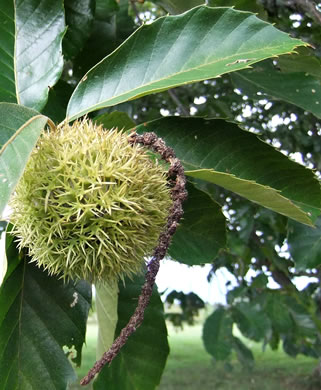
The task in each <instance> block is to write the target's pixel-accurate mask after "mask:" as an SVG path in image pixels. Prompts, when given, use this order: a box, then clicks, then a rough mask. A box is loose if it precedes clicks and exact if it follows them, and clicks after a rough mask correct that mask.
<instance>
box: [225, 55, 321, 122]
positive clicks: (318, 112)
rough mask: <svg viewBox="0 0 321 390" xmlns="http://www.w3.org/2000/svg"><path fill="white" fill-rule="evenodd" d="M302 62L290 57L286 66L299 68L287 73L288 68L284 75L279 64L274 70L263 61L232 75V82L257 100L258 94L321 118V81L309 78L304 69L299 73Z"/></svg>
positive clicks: (293, 56) (268, 62)
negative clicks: (289, 104) (292, 105)
mask: <svg viewBox="0 0 321 390" xmlns="http://www.w3.org/2000/svg"><path fill="white" fill-rule="evenodd" d="M300 58H301V57H300V56H296V55H292V56H291V57H290V56H287V60H288V62H287V66H288V67H290V66H291V65H292V67H295V66H297V71H296V72H295V71H294V70H293V69H292V72H286V67H285V66H284V68H285V71H282V70H280V69H279V65H278V64H277V65H276V66H274V65H273V63H272V62H271V61H264V62H262V63H260V64H258V65H256V66H255V67H254V68H253V69H250V70H244V71H242V72H236V73H234V74H232V75H231V78H232V81H233V83H234V84H235V86H236V87H237V88H239V89H240V90H241V91H242V92H243V93H244V94H246V95H247V96H249V97H250V98H253V99H254V100H257V99H258V95H257V93H258V92H260V93H261V95H260V96H259V98H260V99H262V98H263V97H264V96H267V97H268V98H269V99H271V100H282V101H285V102H288V103H291V104H294V105H295V106H298V107H300V108H303V109H304V110H306V111H309V112H312V114H314V115H315V116H316V117H318V118H321V83H320V79H319V78H318V77H316V76H315V75H311V74H309V73H308V68H307V70H306V71H304V72H303V71H302V69H301V71H300ZM302 60H305V58H303V59H302ZM275 62H276V63H277V62H278V61H275ZM291 62H292V64H291ZM281 64H282V61H281ZM296 64H297V65H296ZM304 65H305V64H304ZM307 65H308V64H307ZM318 65H319V66H320V64H318ZM280 85H282V88H280ZM262 94H263V96H262Z"/></svg>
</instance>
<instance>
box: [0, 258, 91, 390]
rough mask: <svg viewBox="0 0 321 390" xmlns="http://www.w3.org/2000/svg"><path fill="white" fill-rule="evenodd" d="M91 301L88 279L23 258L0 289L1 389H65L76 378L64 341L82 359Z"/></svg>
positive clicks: (79, 359) (74, 358) (77, 357)
mask: <svg viewBox="0 0 321 390" xmlns="http://www.w3.org/2000/svg"><path fill="white" fill-rule="evenodd" d="M16 256H19V255H18V254H16ZM11 260H12V259H10V261H11ZM90 300H91V287H90V285H88V284H87V283H85V282H78V283H77V284H73V283H69V284H64V282H63V281H61V280H58V279H57V278H54V277H48V275H47V274H46V273H45V272H43V270H41V269H38V268H37V267H36V266H35V265H33V264H28V263H27V260H25V259H23V260H21V262H20V264H18V266H17V267H16V268H15V269H14V270H13V272H12V273H11V274H10V276H9V277H8V278H7V279H6V281H5V283H4V284H3V286H2V287H1V290H0V372H1V375H0V389H1V390H26V389H28V390H39V389H48V390H65V389H66V386H67V383H68V382H71V381H73V380H75V379H76V377H75V374H74V371H73V369H72V366H71V365H70V362H69V361H68V359H67V357H66V356H65V354H64V352H63V350H62V346H64V345H65V346H67V347H68V348H74V352H73V353H74V355H71V356H72V357H73V360H74V361H75V362H76V363H77V364H80V362H81V349H82V344H83V342H84V340H85V332H86V321H87V315H88V311H89V307H90ZM75 354H76V355H75Z"/></svg>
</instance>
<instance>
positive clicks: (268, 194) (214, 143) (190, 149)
mask: <svg viewBox="0 0 321 390" xmlns="http://www.w3.org/2000/svg"><path fill="white" fill-rule="evenodd" d="M137 131H140V132H143V131H154V132H155V133H156V134H157V135H158V136H160V137H162V138H163V139H164V140H165V142H166V143H167V144H168V145H169V146H171V147H172V148H173V149H174V150H175V152H176V155H177V157H178V158H180V159H181V161H182V162H183V164H184V166H185V169H186V174H187V175H188V176H192V177H195V178H198V179H202V180H206V181H209V182H212V183H215V184H217V185H220V186H222V187H224V188H226V189H228V190H230V191H233V192H235V193H237V194H239V195H241V196H244V197H245V198H247V199H249V200H251V201H253V202H256V203H258V204H260V205H262V206H264V207H267V208H269V209H272V210H274V211H276V212H278V213H280V214H283V215H286V216H288V217H290V218H292V219H295V220H297V221H299V222H302V223H305V224H312V222H313V221H314V220H315V219H316V217H317V216H318V215H319V214H320V202H321V194H320V185H319V182H318V180H317V179H316V177H315V176H314V174H313V172H312V171H311V170H309V169H306V168H305V167H303V166H302V165H299V164H297V163H295V162H293V161H291V160H289V159H288V158H287V157H286V156H284V155H283V154H282V153H279V152H277V151H276V150H275V149H274V148H273V147H271V146H269V145H268V144H266V143H264V142H262V141H261V140H260V139H259V138H258V137H257V135H255V134H253V133H250V132H247V131H244V130H241V129H240V128H239V127H238V126H237V125H236V124H233V123H229V122H226V121H223V120H217V119H216V120H206V119H201V118H178V117H167V118H163V119H159V120H155V121H152V122H147V123H145V124H144V125H141V126H138V127H137Z"/></svg>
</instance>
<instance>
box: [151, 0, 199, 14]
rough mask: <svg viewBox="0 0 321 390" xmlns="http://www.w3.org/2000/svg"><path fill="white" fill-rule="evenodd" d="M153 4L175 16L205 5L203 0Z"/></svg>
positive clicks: (182, 0) (168, 0)
mask: <svg viewBox="0 0 321 390" xmlns="http://www.w3.org/2000/svg"><path fill="white" fill-rule="evenodd" d="M153 2H154V3H155V4H159V5H160V6H161V7H163V8H164V9H165V10H166V11H167V12H169V13H170V14H174V15H175V14H180V13H182V12H185V11H187V10H189V9H191V8H193V7H196V6H197V5H201V4H204V3H205V1H203V0H154V1H153Z"/></svg>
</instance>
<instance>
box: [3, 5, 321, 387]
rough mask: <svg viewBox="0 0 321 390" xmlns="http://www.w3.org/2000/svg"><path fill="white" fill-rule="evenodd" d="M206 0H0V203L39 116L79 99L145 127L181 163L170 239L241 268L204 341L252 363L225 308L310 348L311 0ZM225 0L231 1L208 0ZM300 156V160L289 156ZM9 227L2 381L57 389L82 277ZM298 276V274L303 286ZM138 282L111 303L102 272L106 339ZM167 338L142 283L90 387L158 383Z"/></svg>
mask: <svg viewBox="0 0 321 390" xmlns="http://www.w3.org/2000/svg"><path fill="white" fill-rule="evenodd" d="M202 3H203V2H202V1H200V0H189V1H186V0H184V1H183V0H177V1H171V0H162V1H156V0H155V1H154V2H147V1H145V2H135V1H127V0H119V1H116V0H96V1H94V0H81V1H75V0H65V2H64V4H62V2H59V1H56V0H25V1H23V2H14V1H7V0H6V1H5V0H2V1H0V4H1V9H2V12H1V14H0V49H1V50H0V98H1V101H2V103H0V117H1V121H0V147H1V149H0V187H1V189H0V208H1V211H3V209H4V207H5V205H6V204H7V202H8V200H9V197H10V194H11V193H12V192H13V191H14V188H15V185H16V183H17V181H18V180H19V177H20V176H21V174H22V172H23V169H24V166H25V164H26V162H27V160H28V158H29V155H30V153H31V150H32V148H33V147H34V145H35V144H36V141H37V138H38V136H39V134H40V133H41V131H42V129H43V128H44V126H45V124H46V123H47V122H48V118H49V119H50V120H51V121H53V122H54V123H59V122H61V121H63V120H65V118H67V120H74V119H76V118H78V117H81V116H83V115H86V114H87V115H88V116H89V117H90V118H92V119H94V120H96V121H97V122H98V123H103V124H104V126H105V127H106V128H111V127H115V126H118V127H120V128H125V129H131V128H133V127H136V131H137V132H144V131H154V132H156V133H157V135H159V136H161V137H162V138H163V139H164V140H165V141H166V143H167V144H168V145H170V146H172V147H173V148H174V149H175V151H176V153H177V156H178V157H179V158H180V159H181V161H182V162H183V164H184V166H185V169H186V174H187V177H188V192H189V198H188V200H187V201H186V202H185V204H184V211H185V214H184V220H183V222H182V224H181V226H180V227H179V229H178V231H177V233H176V235H175V237H174V240H173V243H172V245H171V247H170V250H169V255H170V256H171V257H172V258H173V259H175V260H177V261H179V262H182V263H185V264H189V265H198V264H204V263H211V264H213V266H212V267H213V268H212V272H211V274H210V275H209V278H210V277H211V275H212V274H214V273H215V272H216V271H217V270H218V269H220V268H222V267H224V268H226V269H228V270H229V271H230V272H231V274H232V275H234V277H235V280H236V281H237V286H236V287H234V288H230V290H229V293H228V296H227V301H228V305H227V306H224V307H219V308H217V309H216V310H215V311H214V312H213V313H212V314H211V315H210V316H209V317H208V318H207V320H206V322H205V325H204V331H203V341H204V345H205V348H206V350H207V351H208V352H209V353H210V354H211V355H212V356H213V357H214V358H215V359H217V360H225V359H228V358H229V357H230V355H231V352H232V350H235V351H236V352H237V356H238V358H239V359H240V361H241V362H242V363H243V364H244V365H245V366H250V365H251V364H252V363H253V355H252V353H251V351H250V350H249V349H248V348H247V347H246V346H245V344H244V343H243V342H242V341H241V340H240V339H239V338H237V337H235V336H234V335H233V332H232V330H233V324H236V325H237V326H238V328H239V330H240V331H241V332H242V334H243V335H244V336H245V337H247V338H249V339H251V340H254V341H263V342H264V343H265V344H266V345H267V344H269V345H270V346H271V348H272V349H277V348H279V347H280V346H281V345H282V347H283V348H284V350H285V351H286V352H287V353H288V354H289V355H291V356H296V355H297V354H300V353H301V354H305V355H309V356H313V357H315V358H320V357H321V342H320V336H321V319H320V304H321V295H320V294H321V290H320V282H321V279H320V278H321V273H320V264H321V246H320V231H321V222H320V217H319V215H320V210H321V196H320V195H321V194H320V185H319V181H318V177H319V176H320V169H321V158H320V148H321V146H320V142H318V141H319V139H320V133H321V129H320V118H321V85H320V80H321V66H320V65H321V62H320V61H321V60H320V55H321V52H320V43H321V27H320V24H321V12H320V10H321V4H318V3H317V2H313V1H311V2H305V1H301V0H292V1H285V0H284V1H283V0H277V1H271V0H261V1H257V2H255V1H249V0H234V1H220V0H209V1H208V2H207V5H206V6H204V5H202ZM222 6H228V7H229V6H234V7H235V8H234V9H231V8H216V7H222ZM194 7H196V8H194ZM244 11H246V12H244ZM248 11H250V12H255V13H257V16H254V15H253V14H249V13H248ZM184 12H186V13H184ZM173 15H175V16H173ZM272 23H273V24H274V27H273V26H272ZM141 24H144V26H143V27H140V25H141ZM66 26H68V28H67V30H66ZM280 31H284V32H285V33H286V34H283V33H281V32H280ZM133 33H134V35H131V34H133ZM287 34H291V36H292V37H294V38H296V39H297V40H292V39H290V38H289V36H288V35H287ZM106 56H107V57H106ZM96 64H98V65H96ZM250 65H251V66H250ZM173 88H174V89H173ZM156 92H157V93H156ZM262 141H265V142H262ZM294 153H295V154H294ZM298 155H299V156H301V158H302V162H303V163H304V165H305V166H306V167H308V168H309V169H306V168H304V167H303V166H302V165H299V164H298V163H296V162H294V161H293V159H292V157H294V156H298ZM311 168H312V169H313V170H314V171H313V172H312V171H311ZM1 226H2V227H3V229H4V228H5V226H6V223H2V225H1ZM313 226H314V227H313ZM9 230H10V225H9V228H8V231H7V235H6V255H7V261H8V269H7V272H6V275H5V278H4V281H3V282H2V285H1V287H0V373H1V375H0V389H1V390H2V389H3V390H7V389H8V390H12V389H25V388H30V389H33V390H38V389H42V388H48V389H66V388H67V386H68V383H70V382H71V381H72V380H74V379H75V378H74V376H75V375H74V373H73V369H72V366H71V364H70V359H68V356H73V359H72V360H73V361H74V362H75V363H76V364H80V362H81V348H82V344H83V342H84V339H85V329H86V320H87V315H88V310H89V307H90V300H91V286H90V285H89V284H88V283H86V282H84V281H75V282H74V283H69V284H67V285H66V284H63V283H62V282H61V281H60V280H59V279H58V278H56V277H49V276H48V275H47V274H46V273H45V272H42V271H41V270H39V269H37V268H36V267H35V266H34V265H33V264H32V263H29V259H28V255H27V253H25V252H21V253H18V252H17V249H16V247H15V242H14V239H13V238H12V236H11V235H10V231H9ZM250 271H251V272H253V271H254V272H255V276H254V277H251V278H249V277H248V274H249V272H250ZM252 274H253V273H252ZM299 276H308V277H309V278H310V279H309V280H310V282H309V283H308V285H307V286H306V287H305V288H304V289H303V290H302V291H299V290H298V288H297V287H296V284H295V278H296V277H299ZM271 279H273V280H274V281H275V282H276V283H277V284H278V286H279V288H278V289H271V288H270V287H269V284H268V283H269V280H271ZM141 283H142V282H141V279H140V278H139V277H138V278H137V279H134V280H131V281H130V280H128V281H126V287H125V288H124V287H123V285H121V286H120V292H119V300H118V306H115V305H116V304H115V299H113V294H114V292H115V290H113V291H111V292H108V291H107V292H106V291H100V292H99V289H98V299H100V304H99V305H98V306H99V307H100V310H105V311H109V312H110V313H112V314H113V315H112V317H113V320H112V321H113V324H109V323H108V321H109V320H110V319H109V320H107V319H106V317H105V316H103V315H100V316H99V327H100V332H101V337H102V339H105V340H106V339H110V338H112V337H113V332H114V330H113V329H114V327H116V334H117V333H118V332H119V331H120V329H121V327H122V326H123V325H124V324H125V323H126V321H127V319H128V317H129V316H130V314H131V313H132V311H133V299H136V298H137V296H138V294H139V287H140V285H141ZM74 294H77V295H76V296H77V297H78V298H77V304H76V305H72V303H73V302H74V299H75V295H74ZM99 294H100V295H99ZM116 295H117V294H116ZM174 296H175V294H172V295H171V297H174ZM99 297H100V298H99ZM182 301H184V299H183V298H182ZM184 302H185V301H184ZM196 302H197V300H196ZM198 304H199V302H198ZM116 312H117V314H116ZM57 322H58V323H59V326H57ZM63 346H64V347H65V349H64V350H65V351H66V350H67V352H66V353H65V354H64V353H63V350H62V347H63ZM151 348H152V350H153V354H150V351H151ZM75 354H76V355H75ZM167 355H168V344H167V340H166V326H165V322H164V316H163V313H162V305H161V303H160V300H159V296H158V293H157V291H156V290H155V291H154V296H153V299H152V302H151V304H150V307H149V308H148V311H147V313H146V319H145V322H144V324H143V325H142V327H141V328H140V329H139V330H138V331H137V333H136V334H135V335H133V336H132V338H131V339H130V341H129V342H128V344H127V345H126V346H125V347H124V349H123V350H122V352H121V354H120V355H119V356H118V357H117V359H116V360H115V361H114V362H113V363H112V365H111V367H109V368H108V367H105V368H104V370H103V371H102V372H101V373H100V374H99V376H98V378H97V379H96V381H95V382H94V389H96V390H99V389H103V388H106V386H107V385H108V386H109V388H110V389H120V388H121V389H128V390H131V389H135V388H139V389H140V390H145V389H146V390H152V389H155V388H156V387H157V385H158V383H159V380H160V377H161V373H162V371H163V369H164V366H165V362H166V357H167ZM75 356H76V357H75ZM133 373H135V375H133ZM129 378H130V379H129Z"/></svg>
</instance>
